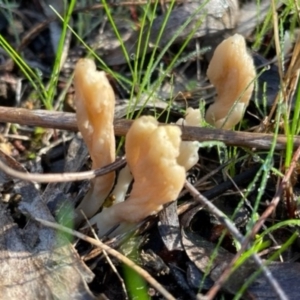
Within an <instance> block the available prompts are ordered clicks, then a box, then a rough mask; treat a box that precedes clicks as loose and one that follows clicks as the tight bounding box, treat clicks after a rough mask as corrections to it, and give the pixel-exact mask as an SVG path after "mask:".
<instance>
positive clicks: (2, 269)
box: [0, 153, 94, 300]
mask: <svg viewBox="0 0 300 300" xmlns="http://www.w3.org/2000/svg"><path fill="white" fill-rule="evenodd" d="M0 154H1V155H0V157H1V159H2V160H4V161H5V162H6V163H7V164H9V165H10V166H11V167H15V168H16V169H18V170H22V171H24V169H23V168H22V167H21V166H20V165H18V163H17V162H15V161H14V160H13V159H11V158H9V157H7V156H6V155H5V154H3V153H0ZM14 190H15V192H16V193H18V194H20V195H21V197H22V200H21V202H20V206H19V208H20V210H21V211H22V212H23V213H25V214H26V215H28V216H29V217H31V218H36V217H37V218H42V219H45V220H49V221H52V222H53V221H54V219H53V217H52V216H51V214H50V213H49V210H48V208H47V206H46V205H45V204H44V203H43V201H42V199H41V197H40V194H39V191H38V190H37V189H36V188H35V186H34V185H33V184H32V183H27V182H22V181H17V180H15V181H14ZM93 276H94V275H93V273H92V272H91V271H90V270H89V269H88V268H87V266H86V265H85V264H84V263H83V262H82V261H81V259H80V258H79V256H78V254H77V252H76V251H75V249H74V248H73V246H72V245H71V244H70V242H69V241H68V239H67V238H66V237H65V236H63V235H61V234H59V233H58V232H56V231H55V230H53V229H50V228H47V227H44V226H42V225H41V224H40V223H37V222H35V221H33V220H30V219H29V221H28V222H27V224H26V226H25V227H24V228H19V227H18V225H17V224H16V223H15V222H14V220H13V219H12V217H11V216H10V211H9V210H7V208H6V206H5V205H4V204H0V278H1V283H0V289H1V295H0V299H10V300H14V299H18V300H19V299H23V300H27V299H28V300H31V299H70V300H71V299H94V297H93V295H92V293H91V292H90V290H89V288H88V286H87V282H90V281H91V280H92V279H93Z"/></svg>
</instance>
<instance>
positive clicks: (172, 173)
mask: <svg viewBox="0 0 300 300" xmlns="http://www.w3.org/2000/svg"><path fill="white" fill-rule="evenodd" d="M180 143H181V130H180V128H178V127H176V126H172V125H165V126H158V122H157V121H156V120H155V118H153V117H151V116H143V117H141V118H139V119H137V120H135V121H134V123H133V124H132V126H131V128H130V129H129V131H128V133H127V135H126V142H125V150H126V159H127V163H128V166H129V169H130V170H131V173H132V175H133V178H134V183H133V186H132V191H131V193H130V196H129V198H128V199H127V200H126V201H124V202H121V203H117V204H115V205H113V206H111V207H108V208H107V209H105V210H104V211H102V212H101V213H99V214H97V215H96V216H95V217H93V218H92V219H91V220H90V223H91V224H92V225H93V224H97V227H98V235H99V236H102V235H104V234H105V233H106V232H107V231H108V230H109V229H110V228H112V227H114V226H116V225H117V224H120V226H119V227H118V228H117V229H116V230H115V231H114V232H113V235H116V234H118V233H121V232H124V230H126V229H128V228H130V227H131V226H132V225H133V224H135V223H137V222H140V221H141V220H143V219H144V218H146V217H147V216H149V215H152V214H155V213H157V212H158V211H160V210H161V209H162V205H163V204H166V203H168V202H170V201H172V200H175V199H177V197H178V195H179V193H180V191H181V189H182V187H183V185H184V182H185V176H186V172H185V169H184V167H183V166H180V165H179V164H178V163H177V157H178V155H179V148H180Z"/></svg>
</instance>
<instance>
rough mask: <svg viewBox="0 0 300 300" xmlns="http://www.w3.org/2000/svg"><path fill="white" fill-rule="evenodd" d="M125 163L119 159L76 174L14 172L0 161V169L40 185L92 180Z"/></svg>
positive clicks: (123, 159) (122, 159)
mask: <svg viewBox="0 0 300 300" xmlns="http://www.w3.org/2000/svg"><path fill="white" fill-rule="evenodd" d="M125 163H126V160H125V158H124V157H123V158H120V159H118V160H116V161H115V162H114V163H112V164H109V165H107V166H105V167H103V168H100V169H96V170H91V171H85V172H76V173H60V174H38V173H36V174H33V173H24V172H20V171H16V170H15V169H13V168H11V167H9V166H8V165H7V164H5V163H4V162H3V161H1V159H0V169H1V170H2V171H3V172H5V173H6V174H7V175H9V176H11V177H14V178H18V179H21V180H25V181H33V182H41V183H43V182H44V183H50V182H68V181H80V180H88V179H93V178H95V177H97V176H101V175H105V174H108V173H110V172H112V171H115V170H117V169H118V168H121V167H122V166H124V165H125Z"/></svg>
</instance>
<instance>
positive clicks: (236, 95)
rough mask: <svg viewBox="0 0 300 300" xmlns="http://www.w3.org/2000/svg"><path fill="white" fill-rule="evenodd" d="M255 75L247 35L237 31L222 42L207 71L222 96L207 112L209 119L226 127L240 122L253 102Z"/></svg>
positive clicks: (219, 96) (212, 122)
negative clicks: (248, 50)
mask: <svg viewBox="0 0 300 300" xmlns="http://www.w3.org/2000/svg"><path fill="white" fill-rule="evenodd" d="M255 76H256V72H255V67H254V64H253V60H252V57H251V56H250V55H249V54H248V52H247V48H246V43H245V39H244V37H243V36H241V35H239V34H235V35H233V36H231V37H229V38H228V39H226V40H224V41H223V42H222V43H221V44H220V45H218V47H217V48H216V50H215V52H214V55H213V57H212V59H211V62H210V64H209V67H208V70H207V77H208V79H209V80H210V82H211V83H212V84H213V85H214V86H215V88H216V90H217V94H218V95H217V97H216V99H215V102H214V103H213V104H212V105H211V106H210V107H209V108H208V110H207V112H206V116H205V118H206V121H207V122H208V123H209V124H211V125H213V126H215V127H217V128H223V129H231V128H232V127H234V126H235V125H236V124H238V123H239V122H240V120H241V119H242V117H243V114H244V112H245V109H246V107H247V106H248V104H249V100H250V98H251V95H252V91H253V88H254V79H255Z"/></svg>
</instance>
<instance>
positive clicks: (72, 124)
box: [0, 106, 300, 150]
mask: <svg viewBox="0 0 300 300" xmlns="http://www.w3.org/2000/svg"><path fill="white" fill-rule="evenodd" d="M0 120H1V122H3V123H4V122H7V123H16V124H20V125H28V126H40V127H45V128H53V129H63V130H70V131H77V130H78V128H77V123H76V116H75V114H74V113H65V112H57V111H46V110H29V109H24V108H15V107H13V108H12V107H3V106H0ZM131 124H132V121H130V120H125V119H117V120H115V122H114V130H115V134H116V136H125V135H126V134H127V132H128V129H129V128H130V126H131ZM181 129H182V139H183V140H185V141H199V142H203V141H220V142H223V143H225V144H226V145H229V146H241V147H249V148H256V149H270V147H271V146H272V143H273V140H274V135H273V134H265V133H254V132H241V131H230V130H222V129H215V128H200V127H192V126H185V127H182V128H181ZM286 143H287V138H286V136H285V135H280V134H279V135H278V136H277V138H276V145H275V149H276V150H284V149H285V147H286ZM294 146H295V148H296V147H298V146H300V137H298V136H294Z"/></svg>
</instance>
